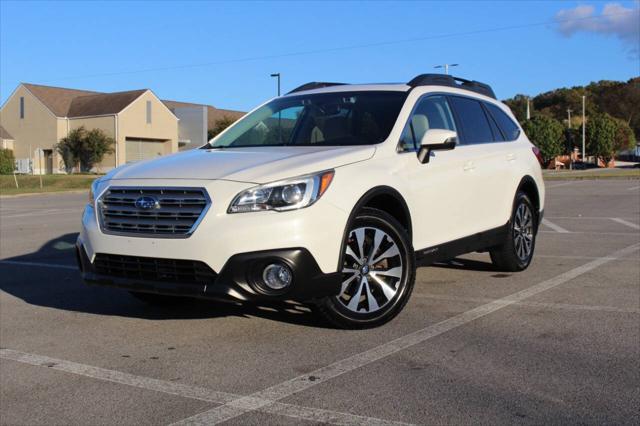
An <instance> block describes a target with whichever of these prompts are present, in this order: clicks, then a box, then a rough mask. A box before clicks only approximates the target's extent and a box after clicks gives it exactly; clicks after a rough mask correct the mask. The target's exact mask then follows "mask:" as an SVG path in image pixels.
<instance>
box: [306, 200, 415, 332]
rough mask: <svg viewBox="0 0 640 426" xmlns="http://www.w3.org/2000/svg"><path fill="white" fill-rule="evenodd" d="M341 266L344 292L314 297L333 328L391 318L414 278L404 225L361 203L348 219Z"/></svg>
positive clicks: (367, 325)
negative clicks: (354, 215)
mask: <svg viewBox="0 0 640 426" xmlns="http://www.w3.org/2000/svg"><path fill="white" fill-rule="evenodd" d="M359 241H362V250H361V249H360V244H359ZM376 244H377V248H376ZM394 247H395V248H394ZM349 250H350V252H351V254H349V253H348V252H349ZM396 251H397V254H395V255H393V254H394V253H395V252H396ZM358 255H364V256H360V258H358ZM383 256H386V257H383ZM342 268H343V271H344V274H343V282H346V284H344V287H343V288H344V290H343V292H342V293H341V294H340V295H337V296H329V297H325V298H323V299H321V300H318V301H317V302H316V308H317V311H318V312H319V313H320V314H321V315H322V316H323V317H324V318H326V319H327V320H328V321H329V322H330V323H331V324H333V325H334V326H336V327H338V328H348V329H360V328H370V327H376V326H379V325H382V324H384V323H386V322H388V321H390V320H391V319H393V318H394V317H395V316H396V315H398V313H399V312H400V311H401V310H402V309H403V308H404V306H405V305H406V304H407V301H408V300H409V297H410V296H411V292H412V291H413V285H414V282H415V276H416V265H415V258H414V253H413V247H412V245H411V240H410V239H409V235H408V234H407V231H406V230H405V229H404V228H403V227H402V225H401V224H400V223H399V222H398V221H397V220H396V219H395V218H393V217H392V216H391V215H389V214H387V213H386V212H383V211H381V210H377V209H371V208H364V209H362V210H361V211H360V212H359V213H358V214H357V216H356V217H355V218H354V219H353V220H352V221H351V223H350V224H349V225H348V229H347V232H346V241H344V243H343V249H342ZM347 271H354V272H347ZM398 275H399V276H398ZM356 296H358V297H357V299H356Z"/></svg>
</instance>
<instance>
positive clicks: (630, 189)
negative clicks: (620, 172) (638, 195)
mask: <svg viewBox="0 0 640 426" xmlns="http://www.w3.org/2000/svg"><path fill="white" fill-rule="evenodd" d="M636 189H640V186H632V187H631V188H627V191H635V190H636Z"/></svg>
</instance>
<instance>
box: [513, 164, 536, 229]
mask: <svg viewBox="0 0 640 426" xmlns="http://www.w3.org/2000/svg"><path fill="white" fill-rule="evenodd" d="M517 191H522V192H524V193H525V194H527V196H528V197H529V199H530V200H531V202H532V203H533V207H534V208H535V210H536V212H535V213H536V217H537V218H538V219H539V218H540V191H538V184H536V181H535V179H533V177H531V176H529V175H526V176H524V177H523V178H522V179H520V183H519V184H518V189H517ZM517 191H516V192H517Z"/></svg>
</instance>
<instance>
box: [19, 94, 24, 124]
mask: <svg viewBox="0 0 640 426" xmlns="http://www.w3.org/2000/svg"><path fill="white" fill-rule="evenodd" d="M20 118H21V119H22V118H24V98H23V97H22V96H21V97H20Z"/></svg>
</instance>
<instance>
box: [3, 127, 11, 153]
mask: <svg viewBox="0 0 640 426" xmlns="http://www.w3.org/2000/svg"><path fill="white" fill-rule="evenodd" d="M0 148H2V149H10V150H13V136H11V134H10V133H9V132H7V131H6V130H5V128H4V127H2V126H0Z"/></svg>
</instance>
